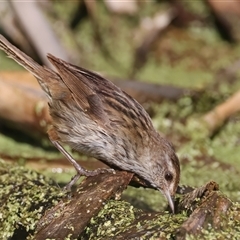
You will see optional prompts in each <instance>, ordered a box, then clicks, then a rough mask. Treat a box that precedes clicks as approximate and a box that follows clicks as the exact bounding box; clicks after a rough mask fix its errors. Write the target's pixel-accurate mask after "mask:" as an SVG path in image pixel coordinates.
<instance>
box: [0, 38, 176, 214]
mask: <svg viewBox="0 0 240 240" xmlns="http://www.w3.org/2000/svg"><path fill="white" fill-rule="evenodd" d="M0 49H1V50H3V51H4V52H5V53H6V54H7V55H8V56H9V57H10V58H12V59H13V60H15V61H16V62H17V63H18V64H20V65H21V66H23V67H24V68H25V69H26V70H28V71H29V72H30V73H32V74H33V75H34V76H35V77H36V79H37V81H38V83H39V84H40V86H41V88H42V90H43V91H44V92H45V93H46V95H47V97H48V104H49V111H50V115H51V117H52V125H51V127H50V129H49V130H48V136H49V139H50V141H51V142H52V143H53V145H54V146H55V147H56V148H57V149H58V150H59V151H60V152H61V153H62V154H63V155H64V156H65V157H66V158H67V159H68V161H69V162H70V163H71V164H72V165H73V166H74V168H75V169H76V171H77V174H76V175H75V176H74V177H73V178H72V180H71V182H70V183H69V184H70V186H72V185H73V184H74V183H75V182H76V181H77V179H78V178H79V177H80V176H86V177H88V176H94V175H97V174H100V173H104V172H112V173H114V168H116V169H121V170H125V171H129V172H132V173H134V174H136V175H137V176H138V177H140V178H142V179H144V180H145V181H147V182H148V183H149V184H150V185H151V187H153V188H155V189H157V190H159V191H160V192H161V193H162V194H163V195H164V196H165V197H166V199H167V200H168V203H169V205H170V208H171V210H172V212H173V213H174V196H175V193H176V189H177V187H178V184H179V181H180V163H179V159H178V157H177V155H176V153H175V150H174V147H173V145H172V143H171V142H169V141H168V140H167V139H166V138H165V137H164V136H163V134H161V133H159V132H157V131H156V129H155V128H154V127H153V124H152V120H151V118H150V116H149V115H148V113H147V112H146V111H145V109H144V108H143V107H142V106H141V105H140V104H139V103H138V102H137V101H136V100H135V99H134V98H132V97H131V96H129V95H128V94H127V93H125V92H124V91H122V90H121V89H120V88H119V87H117V86H116V85H115V84H114V83H112V82H111V81H109V80H107V79H106V78H104V77H102V76H100V75H99V74H97V73H95V72H93V71H90V70H87V69H84V68H82V67H78V66H75V65H74V64H71V63H68V62H66V61H64V60H62V59H59V58H57V57H55V56H53V55H51V54H47V58H48V60H49V61H50V62H51V64H52V65H53V66H54V67H55V69H56V70H55V71H54V70H52V69H51V68H48V67H46V66H41V65H40V64H38V63H37V62H35V61H34V60H33V59H32V58H31V57H29V56H28V55H26V54H25V53H23V52H22V51H21V50H19V49H18V48H16V47H15V46H14V45H12V44H11V43H10V42H9V41H8V40H7V39H6V38H5V37H3V36H2V35H0ZM65 144H67V145H69V146H70V147H71V148H72V149H74V150H76V151H78V152H80V153H83V154H85V155H88V156H92V157H94V158H96V159H98V160H100V161H102V162H104V163H105V164H107V165H108V166H110V167H111V168H105V169H104V168H103V169H96V170H92V171H89V170H87V169H85V168H83V167H82V166H80V165H79V163H77V161H76V160H75V159H74V158H73V157H72V156H71V154H70V153H68V152H67V151H66V150H65V148H64V145H65Z"/></svg>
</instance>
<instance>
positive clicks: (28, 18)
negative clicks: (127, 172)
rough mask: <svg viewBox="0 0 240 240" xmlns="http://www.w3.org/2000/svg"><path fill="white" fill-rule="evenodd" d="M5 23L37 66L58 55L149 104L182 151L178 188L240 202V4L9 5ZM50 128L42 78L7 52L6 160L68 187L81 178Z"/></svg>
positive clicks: (4, 30)
mask: <svg viewBox="0 0 240 240" xmlns="http://www.w3.org/2000/svg"><path fill="white" fill-rule="evenodd" d="M0 16H1V17H0V33H1V34H3V35H4V36H5V37H6V38H8V39H9V41H11V42H12V43H13V44H14V45H16V46H17V47H19V48H20V49H22V50H23V51H24V52H26V53H27V54H28V55H30V56H31V57H32V58H34V59H35V60H36V61H38V62H39V63H41V64H44V65H47V66H50V64H49V62H48V61H47V59H46V54H47V53H51V54H53V55H55V56H57V57H60V58H62V59H65V60H66V61H69V62H71V63H73V64H75V65H79V66H81V67H84V68H87V69H90V70H92V71H96V72H98V73H100V74H102V75H103V76H105V77H106V78H108V79H109V80H111V81H113V82H114V83H115V84H117V85H118V86H120V87H121V88H122V89H123V90H124V91H126V92H127V93H129V94H130V95H131V96H133V97H134V98H136V100H137V101H139V102H140V103H141V104H143V106H144V107H145V109H146V110H147V111H148V113H149V114H150V116H151V117H152V119H153V123H154V126H155V127H156V128H157V129H158V130H159V131H160V132H162V133H163V134H164V135H165V136H166V137H167V138H168V139H169V140H170V141H172V142H173V144H174V146H175V148H176V151H177V153H178V156H179V158H180V162H181V166H182V177H181V184H185V185H191V186H200V185H202V184H205V183H206V182H208V181H210V180H214V181H216V182H217V183H218V184H219V185H220V189H221V190H222V191H223V192H224V193H225V194H227V196H229V197H230V198H231V199H232V200H234V201H240V189H239V173H240V158H239V156H240V148H239V145H240V124H239V121H240V114H239V110H240V104H239V103H240V92H239V86H240V81H239V78H240V75H239V69H240V44H239V41H240V33H239V29H240V1H239V0H232V1H213V0H205V1H178V0H171V1H170V0H169V1H163V0H162V1H161V0H155V1H153V0H152V1H147V0H146V1H144V0H135V1H134V0H129V1H114V0H105V1H96V0H95V1H94V0H91V1H88V0H85V1H83V0H79V1H67V2H64V1H30V2H18V1H4V2H0ZM50 123H51V118H50V116H49V114H48V107H47V101H46V97H45V95H44V93H43V92H42V91H41V89H40V87H39V86H38V84H37V81H36V80H35V79H34V77H32V76H31V75H30V74H29V73H27V72H26V71H24V70H23V69H22V68H21V67H20V66H19V65H17V64H16V63H15V62H14V61H12V60H11V59H9V58H7V57H6V55H5V53H3V52H0V157H1V158H2V159H4V160H7V161H9V162H12V163H13V162H17V163H18V164H20V165H26V166H27V167H30V168H33V169H35V170H37V171H41V172H43V173H44V174H46V175H48V176H50V177H51V178H53V179H55V180H56V181H57V182H58V183H60V184H61V183H65V182H67V181H69V179H70V178H71V176H72V175H73V174H74V171H73V169H72V168H71V167H70V166H69V165H68V162H67V161H66V160H65V159H64V158H63V157H62V156H61V154H59V153H58V152H57V151H56V150H55V149H54V148H53V147H52V146H51V144H50V143H49V142H48V138H47V134H46V130H47V128H48V126H49V124H50ZM69 150H70V149H69ZM70 151H71V150H70ZM74 156H75V157H76V158H77V159H79V161H81V162H82V163H81V164H82V165H83V166H85V167H87V168H92V169H93V168H97V167H100V166H102V164H101V163H100V162H99V161H96V160H93V159H89V158H86V157H85V156H81V155H79V154H77V153H74ZM137 191H138V193H137V194H138V201H142V203H144V204H146V202H147V205H148V206H149V207H150V208H153V209H158V208H159V207H161V206H159V201H157V202H158V204H156V205H155V206H154V200H155V199H157V198H159V194H158V193H157V195H156V197H153V195H149V196H146V194H144V192H142V193H141V190H139V189H138V190H137ZM149 191H150V190H149ZM135 195H136V193H135V192H134V191H133V192H131V191H129V194H128V196H126V198H128V199H132V201H134V199H135V198H134V196H135ZM139 196H140V197H139ZM146 198H148V199H147V200H146Z"/></svg>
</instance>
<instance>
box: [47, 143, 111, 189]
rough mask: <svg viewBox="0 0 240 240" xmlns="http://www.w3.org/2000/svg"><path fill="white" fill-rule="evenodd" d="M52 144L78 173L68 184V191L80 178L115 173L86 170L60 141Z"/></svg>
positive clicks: (99, 169) (105, 169) (106, 170)
mask: <svg viewBox="0 0 240 240" xmlns="http://www.w3.org/2000/svg"><path fill="white" fill-rule="evenodd" d="M50 140H51V139H50ZM51 142H52V143H53V145H54V146H55V147H56V148H57V149H58V150H59V151H60V152H61V153H62V154H63V155H64V156H65V157H66V158H67V160H68V161H69V162H70V163H71V164H72V165H73V166H74V168H75V169H76V171H77V174H76V175H75V176H74V177H73V178H72V180H71V181H70V182H69V183H68V184H67V186H66V187H67V188H68V189H69V188H71V187H72V186H73V185H74V184H75V183H76V182H77V180H78V179H79V178H80V176H85V177H90V176H96V175H98V174H100V173H105V172H111V173H115V171H114V170H113V169H110V168H109V169H108V168H98V169H96V170H93V171H89V170H86V169H84V168H83V167H81V166H80V165H79V164H78V163H77V162H76V160H75V159H74V158H73V157H72V156H71V155H70V154H69V153H68V152H67V151H66V150H65V149H64V148H63V146H62V145H61V144H60V143H59V142H58V141H55V140H51Z"/></svg>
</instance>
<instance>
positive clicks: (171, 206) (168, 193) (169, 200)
mask: <svg viewBox="0 0 240 240" xmlns="http://www.w3.org/2000/svg"><path fill="white" fill-rule="evenodd" d="M164 195H165V197H166V198H167V200H168V203H169V206H170V208H171V209H172V212H173V213H174V197H172V196H171V195H170V192H169V191H166V192H165V193H164Z"/></svg>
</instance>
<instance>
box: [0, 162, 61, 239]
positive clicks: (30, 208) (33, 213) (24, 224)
mask: <svg viewBox="0 0 240 240" xmlns="http://www.w3.org/2000/svg"><path fill="white" fill-rule="evenodd" d="M16 179H17V180H16ZM62 195H63V192H62V190H61V189H60V188H58V187H56V186H54V184H53V182H52V181H51V180H50V179H48V178H46V177H44V176H42V175H40V174H38V173H36V172H33V171H30V170H26V169H25V168H23V167H19V166H15V165H14V166H12V165H10V164H7V163H5V162H4V161H2V160H0V203H1V204H0V206H1V207H0V213H1V214H0V238H1V239H8V238H10V237H12V236H13V235H15V234H16V235H17V233H20V232H22V233H23V232H25V233H26V235H29V234H31V233H32V232H33V231H34V229H35V227H36V224H37V223H38V220H39V219H40V218H41V216H42V213H44V211H45V210H46V208H48V207H51V206H52V205H55V204H56V203H57V199H59V198H61V197H62Z"/></svg>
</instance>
